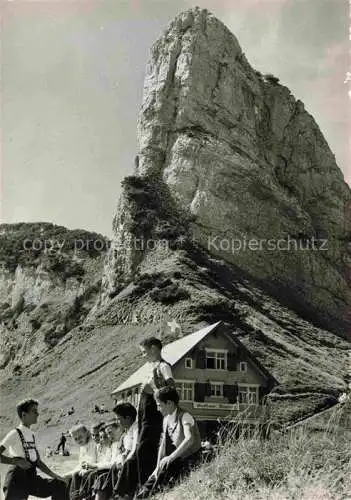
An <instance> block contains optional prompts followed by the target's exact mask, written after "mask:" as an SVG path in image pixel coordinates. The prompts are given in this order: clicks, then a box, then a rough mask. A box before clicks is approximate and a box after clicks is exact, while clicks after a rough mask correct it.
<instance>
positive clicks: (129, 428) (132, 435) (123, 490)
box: [113, 403, 138, 496]
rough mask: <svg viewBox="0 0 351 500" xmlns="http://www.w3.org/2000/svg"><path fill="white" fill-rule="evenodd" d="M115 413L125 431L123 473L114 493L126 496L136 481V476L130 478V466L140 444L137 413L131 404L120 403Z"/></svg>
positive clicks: (122, 459) (123, 438)
mask: <svg viewBox="0 0 351 500" xmlns="http://www.w3.org/2000/svg"><path fill="white" fill-rule="evenodd" d="M113 411H114V413H115V414H116V416H117V421H118V424H119V426H120V427H121V429H122V430H123V431H124V433H123V435H122V438H121V441H122V453H121V472H120V474H119V477H118V481H117V484H115V485H114V493H115V494H118V495H120V496H125V495H126V494H128V493H129V489H130V485H131V482H132V481H133V479H134V475H133V478H131V477H130V469H129V466H128V464H129V463H130V462H131V461H132V459H133V457H135V451H136V448H137V444H138V423H137V420H136V416H137V411H136V409H135V408H134V406H133V405H132V404H130V403H120V404H118V405H117V406H116V407H115V408H114V409H113Z"/></svg>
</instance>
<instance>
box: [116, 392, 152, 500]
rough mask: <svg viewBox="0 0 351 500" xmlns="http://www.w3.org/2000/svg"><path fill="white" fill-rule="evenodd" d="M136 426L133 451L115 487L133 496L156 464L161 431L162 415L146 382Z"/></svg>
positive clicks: (121, 492) (120, 493) (122, 492)
mask: <svg viewBox="0 0 351 500" xmlns="http://www.w3.org/2000/svg"><path fill="white" fill-rule="evenodd" d="M137 426H138V438H137V445H136V449H135V452H134V454H133V455H132V456H130V457H129V458H128V459H127V460H126V461H125V462H124V465H123V468H122V470H121V473H120V476H119V481H118V487H116V489H117V491H118V493H119V495H121V496H122V495H123V496H125V495H128V496H133V495H134V493H135V491H136V490H137V489H138V488H140V487H141V486H142V485H143V484H144V483H145V481H146V480H147V478H148V477H149V476H150V474H151V473H152V471H153V470H154V468H155V466H156V461H157V450H158V445H159V442H160V436H161V431H162V415H161V413H160V412H159V411H158V410H157V406H156V402H155V398H154V396H153V389H152V387H151V386H150V385H147V384H145V385H144V386H143V389H142V393H141V396H140V401H139V406H138V415H137Z"/></svg>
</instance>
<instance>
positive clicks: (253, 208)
mask: <svg viewBox="0 0 351 500" xmlns="http://www.w3.org/2000/svg"><path fill="white" fill-rule="evenodd" d="M138 140H139V151H138V156H137V161H136V175H137V178H139V179H140V182H148V183H149V185H151V186H152V185H153V186H154V190H155V191H160V189H161V190H163V192H164V193H167V196H166V197H167V199H168V201H169V202H170V203H171V205H172V206H173V208H174V210H175V211H173V214H175V213H176V211H179V213H183V214H186V216H187V217H188V223H189V224H188V230H189V231H190V233H191V237H192V238H193V239H194V240H196V241H197V242H198V243H199V244H200V245H201V246H202V247H203V248H205V249H206V250H208V251H210V252H211V253H212V254H214V255H216V256H218V257H220V258H223V259H224V260H225V261H227V262H230V263H233V264H235V265H236V266H238V267H239V268H240V269H242V270H245V271H246V272H248V273H249V274H250V275H251V276H252V277H253V278H255V279H258V280H260V282H261V283H262V286H263V287H264V288H265V289H266V290H267V291H269V292H270V293H272V294H273V295H274V296H276V297H279V298H281V299H282V300H285V299H286V304H287V305H289V306H293V307H294V308H295V310H297V311H298V312H299V313H300V314H304V312H306V311H309V313H310V315H312V316H314V317H315V319H316V320H318V321H320V322H321V323H322V324H323V325H325V326H328V327H330V328H332V329H334V330H335V331H338V332H343V334H344V335H347V332H348V331H349V326H350V320H349V318H348V309H349V304H350V298H351V297H350V289H349V285H348V282H347V277H346V274H347V273H346V268H345V264H344V262H345V259H346V252H347V241H348V238H349V236H350V220H349V219H350V218H349V217H347V216H346V212H347V210H348V209H347V207H350V206H351V196H350V189H349V187H348V186H347V185H346V183H345V182H344V179H343V175H342V172H341V171H340V169H339V167H338V166H337V164H336V162H335V157H334V155H333V153H332V152H331V150H330V148H329V146H328V144H327V141H326V140H325V138H324V137H323V135H322V133H321V131H320V129H319V127H318V125H317V124H316V122H315V120H314V118H313V117H312V116H311V115H310V114H309V113H308V112H307V111H306V110H305V107H304V105H303V103H302V102H301V101H300V100H296V99H295V97H294V96H293V95H292V94H291V92H290V91H289V89H288V88H287V87H285V86H283V85H281V84H280V83H279V79H278V78H277V77H275V76H273V75H262V74H261V73H259V72H258V71H255V70H254V69H253V68H252V67H251V66H250V64H249V62H248V61H247V59H246V57H245V55H244V53H243V51H242V50H241V48H240V45H239V43H238V40H237V39H236V37H235V36H234V35H233V34H232V33H230V31H229V30H228V29H227V28H226V26H225V25H224V24H223V23H222V22H220V21H219V20H218V19H216V17H214V16H213V15H212V14H210V13H209V12H208V11H206V10H203V9H199V8H194V9H190V10H188V11H186V12H184V13H181V14H180V15H179V16H177V17H176V18H175V19H174V20H173V21H172V22H171V23H170V24H169V26H168V28H167V29H166V31H165V32H164V34H163V35H162V36H161V37H160V38H159V40H157V41H156V43H155V44H154V46H153V47H152V50H151V57H150V61H149V63H148V65H147V70H146V77H145V83H144V96H143V102H142V106H141V111H140V116H139V121H138ZM160 186H162V188H160ZM127 198H128V196H127ZM127 198H126V192H124V194H123V195H122V200H124V201H122V202H121V203H122V205H120V207H119V210H118V212H117V214H116V217H115V228H116V229H115V239H116V240H118V241H125V239H126V234H127V233H128V231H127V233H126V229H125V227H124V226H123V224H122V223H121V221H122V220H124V221H125V220H128V219H130V218H132V219H133V216H132V215H131V213H132V212H131V208H130V207H131V205H130V200H129V201H128V200H127ZM133 203H137V204H138V203H139V207H140V210H139V213H140V212H143V213H144V215H145V214H146V213H147V214H148V215H150V210H151V212H153V214H154V215H155V213H156V212H157V209H156V207H152V208H151V209H150V205H149V204H148V203H149V201H148V200H147V199H146V198H145V197H144V198H143V197H142V196H141V197H140V196H139V198H138V196H137V197H136V198H134V201H133ZM133 206H134V207H135V205H133ZM160 206H161V205H158V209H159V208H160ZM167 206H169V203H168V202H167ZM163 207H164V204H163ZM133 210H134V213H135V209H133ZM133 210H132V211H133ZM163 211H164V208H162V210H161V212H163ZM159 213H160V210H159ZM161 215H162V214H161ZM156 219H157V217H156ZM156 219H155V217H154V218H153V222H152V223H151V226H152V225H153V224H154V226H153V227H156V226H155V220H156ZM157 220H159V219H157ZM116 221H117V222H116ZM156 225H157V224H156ZM151 226H150V228H149V229H150V230H149V232H148V237H150V236H151V235H152V237H155V233H153V232H152V228H151ZM127 253H128V255H127ZM146 253H147V252H146ZM146 253H145V252H142V253H140V252H134V254H133V255H131V252H130V251H128V252H127V250H122V252H119V253H118V262H119V263H118V266H117V267H118V269H119V272H120V271H121V269H122V275H124V278H126V279H125V280H124V282H125V281H128V280H130V279H131V278H132V277H133V273H134V272H135V271H136V270H137V268H138V266H139V265H140V263H141V262H142V260H143V259H144V257H145V255H146ZM110 255H111V254H110ZM109 262H110V263H109V269H108V271H107V277H108V276H110V277H111V275H113V274H114V273H115V271H116V266H115V264H114V262H115V261H114V260H113V259H112V260H111V259H110V261H109ZM121 262H123V264H121ZM123 269H125V270H128V273H127V274H125V272H124V271H123ZM116 280H117V282H118V280H119V282H120V283H121V282H123V276H121V274H120V275H119V277H118V279H117V278H116V277H115V278H114V279H112V280H111V279H108V278H106V280H105V281H106V283H107V282H108V283H109V287H110V289H109V290H110V292H111V287H112V289H113V287H115V286H116ZM121 280H122V281H121ZM111 283H112V284H111ZM117 285H118V283H117Z"/></svg>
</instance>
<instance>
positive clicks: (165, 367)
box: [140, 337, 175, 391]
mask: <svg viewBox="0 0 351 500" xmlns="http://www.w3.org/2000/svg"><path fill="white" fill-rule="evenodd" d="M140 348H141V351H142V354H143V355H144V356H145V357H146V359H147V360H148V362H149V367H150V377H149V380H147V381H146V383H148V384H150V385H151V386H152V388H153V389H154V391H155V390H157V389H160V388H161V387H165V386H172V387H174V386H175V383H174V380H173V375H172V368H171V365H170V364H169V363H167V362H166V361H165V360H164V359H163V358H162V355H161V351H162V342H161V341H160V340H159V339H157V338H155V337H148V338H147V339H145V340H143V341H142V342H141V343H140Z"/></svg>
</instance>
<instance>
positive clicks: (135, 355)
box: [0, 251, 349, 444]
mask: <svg viewBox="0 0 351 500" xmlns="http://www.w3.org/2000/svg"><path fill="white" fill-rule="evenodd" d="M206 259H207V260H206ZM199 264H201V266H199ZM204 266H205V267H204ZM223 266H224V267H223ZM146 268H147V270H148V271H149V273H150V272H153V273H154V274H153V275H152V279H150V274H148V275H147V276H146V278H145V275H143V274H142V275H141V276H139V278H138V279H137V280H136V282H135V283H134V285H132V286H130V287H129V288H128V289H125V290H123V292H122V293H121V294H119V295H117V296H116V297H115V298H114V299H113V300H112V301H111V302H110V303H109V306H108V307H107V309H105V310H104V311H103V312H101V315H100V317H99V318H95V319H93V320H92V324H93V325H94V328H93V326H90V327H89V326H83V327H78V328H76V329H74V330H72V331H71V333H70V334H68V335H67V336H66V337H65V338H64V339H63V340H62V341H61V343H60V344H59V345H57V346H55V347H53V348H52V349H51V350H49V351H47V352H46V353H43V356H42V358H40V359H39V360H38V361H36V362H35V364H33V365H31V366H29V367H26V368H23V370H22V373H21V374H18V375H16V376H13V374H12V373H9V375H10V379H8V378H7V377H6V374H3V382H2V384H1V386H0V391H1V401H2V404H1V420H0V427H1V428H0V431H1V433H3V432H5V431H6V430H7V429H8V427H9V426H10V425H12V424H13V405H14V400H18V399H20V398H22V397H25V396H28V395H32V396H34V397H36V398H38V399H39V400H40V401H41V405H42V406H41V408H42V419H41V423H40V426H39V430H40V431H41V432H40V435H41V439H42V442H43V444H47V443H50V444H52V441H53V439H54V438H55V436H57V435H58V433H59V432H60V431H62V430H66V429H67V428H69V426H70V425H72V424H73V423H75V422H76V421H77V420H81V421H84V422H86V421H88V422H89V421H92V419H93V418H94V415H92V413H91V409H92V407H93V405H94V404H95V403H101V402H104V403H105V404H106V405H107V406H109V403H111V399H110V393H111V391H112V390H113V389H114V388H115V387H116V385H118V384H119V383H120V382H121V381H122V380H123V379H125V378H126V377H127V376H128V375H129V374H130V373H131V372H133V371H134V370H135V369H136V368H138V366H140V364H141V363H142V360H141V359H140V356H139V349H138V344H139V342H140V340H141V339H142V338H143V337H144V336H148V335H151V334H155V333H156V334H159V333H160V332H159V328H160V317H162V314H163V313H164V312H165V311H166V312H168V313H169V314H171V315H172V316H174V317H176V318H178V319H179V321H180V322H181V324H182V327H183V332H184V333H190V332H192V331H194V330H196V329H197V328H199V327H200V325H203V324H206V323H213V322H215V321H218V319H222V320H223V321H225V322H226V323H227V324H228V325H230V326H232V327H233V330H234V331H236V332H237V334H238V335H239V336H240V338H241V340H242V341H243V342H244V343H245V344H246V345H247V346H248V347H249V348H250V349H252V351H253V352H254V353H255V354H256V355H257V356H258V358H259V359H260V360H261V361H262V362H263V363H264V364H265V365H266V366H267V367H268V368H269V369H270V370H271V371H272V373H273V374H274V375H275V377H276V378H277V379H278V380H279V382H280V383H281V384H282V385H281V389H280V391H281V392H282V393H283V394H282V395H279V394H278V395H276V397H275V399H274V400H273V399H272V402H273V405H272V408H273V410H274V412H275V415H276V417H277V418H278V419H279V420H280V421H283V420H294V419H296V418H299V417H300V416H301V415H303V414H306V413H311V412H313V411H314V410H315V409H316V408H319V407H322V406H324V405H325V404H326V400H327V399H328V397H329V396H328V395H330V394H332V393H333V392H337V391H338V390H340V389H341V388H342V386H343V382H342V378H341V377H342V363H341V361H342V359H343V356H345V355H346V349H347V348H349V344H348V343H347V342H345V341H344V340H342V339H340V338H338V337H337V336H335V335H334V334H332V333H330V332H327V331H323V330H320V329H318V328H316V327H313V326H312V325H311V324H309V323H307V322H306V321H303V320H301V318H299V317H298V316H296V315H295V314H294V313H292V312H291V311H288V310H287V309H285V308H283V307H282V306H281V305H279V304H278V303H277V302H276V301H274V300H273V299H271V298H270V297H269V296H267V295H266V294H264V292H262V291H261V290H259V289H258V288H255V287H253V286H251V285H249V282H248V281H247V280H245V279H244V277H243V276H240V275H239V274H238V273H237V271H236V270H235V269H234V268H233V267H229V266H227V265H224V264H221V263H219V262H218V261H211V260H210V259H209V258H208V257H203V258H202V261H201V262H199V258H197V261H194V259H189V254H186V253H184V252H181V251H179V252H171V253H170V254H169V255H166V256H163V258H161V256H159V258H157V256H155V255H154V261H153V262H150V261H149V262H148V263H147V266H146ZM224 272H225V273H226V281H224V280H223V278H222V274H223V273H224ZM155 276H156V277H155ZM175 276H176V277H175ZM165 279H171V280H172V281H173V282H174V283H177V284H178V287H180V288H181V289H185V290H186V291H187V292H188V293H189V298H187V299H183V300H179V301H176V302H175V303H174V304H164V303H162V302H160V301H159V300H158V298H157V297H158V296H157V294H158V293H159V291H160V290H164V289H165V288H164V287H163V288H162V287H161V288H160V286H161V285H160V280H161V282H162V280H165ZM141 285H142V286H141ZM138 287H139V288H138ZM163 293H164V292H163ZM152 297H153V298H152ZM132 312H136V313H138V315H139V317H140V318H141V320H140V321H141V324H139V325H133V324H130V323H129V324H125V325H123V324H118V323H119V322H120V318H121V316H122V315H123V316H125V315H126V314H128V313H130V314H131V313H132ZM104 324H105V326H103V325H104ZM169 340H171V339H170V338H169V339H166V342H167V341H169ZM336 360H339V363H336ZM101 365H102V366H101ZM99 366H100V368H99V369H97V370H95V369H96V368H98V367H99ZM94 370H95V371H94ZM72 405H73V406H74V407H75V409H76V413H75V414H74V415H73V416H71V417H65V418H60V417H59V414H60V410H61V408H63V409H66V410H67V409H69V408H70V407H71V406H72ZM45 422H46V423H47V425H48V427H47V428H45V429H44V427H45V425H44V424H45Z"/></svg>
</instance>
